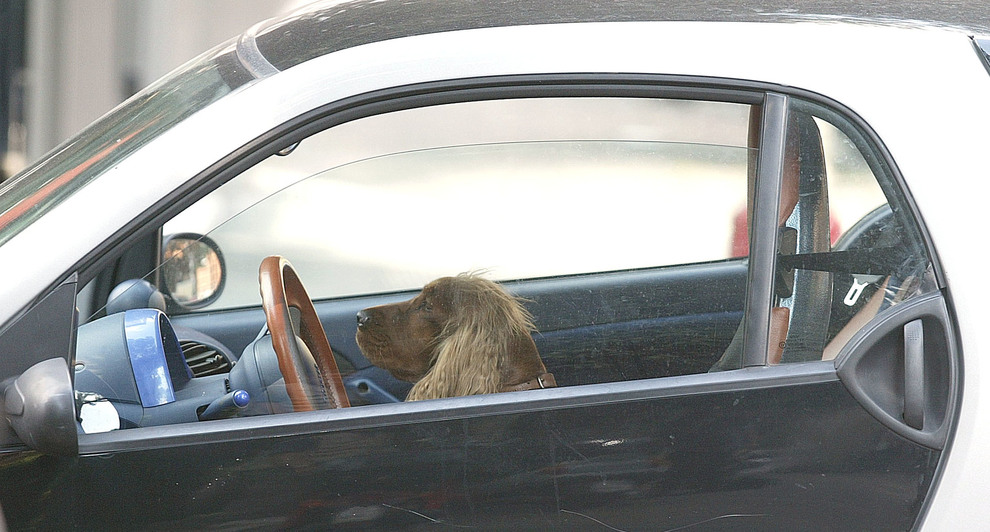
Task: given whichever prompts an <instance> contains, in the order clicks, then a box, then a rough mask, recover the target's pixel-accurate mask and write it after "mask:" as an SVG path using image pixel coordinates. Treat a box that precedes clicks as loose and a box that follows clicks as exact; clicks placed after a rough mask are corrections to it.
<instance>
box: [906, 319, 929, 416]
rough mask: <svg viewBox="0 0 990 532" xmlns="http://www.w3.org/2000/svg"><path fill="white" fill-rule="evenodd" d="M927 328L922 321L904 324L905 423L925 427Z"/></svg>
mask: <svg viewBox="0 0 990 532" xmlns="http://www.w3.org/2000/svg"><path fill="white" fill-rule="evenodd" d="M925 392H926V391H925V328H924V326H923V325H922V322H921V320H914V321H912V322H909V323H906V324H904V422H905V423H907V424H908V426H910V427H912V428H916V429H918V430H921V429H923V428H924V426H925V397H926V395H925Z"/></svg>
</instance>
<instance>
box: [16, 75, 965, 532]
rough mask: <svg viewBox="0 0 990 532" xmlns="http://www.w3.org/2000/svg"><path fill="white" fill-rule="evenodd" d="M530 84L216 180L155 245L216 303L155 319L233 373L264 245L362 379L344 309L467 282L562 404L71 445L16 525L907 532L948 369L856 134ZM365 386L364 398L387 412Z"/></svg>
mask: <svg viewBox="0 0 990 532" xmlns="http://www.w3.org/2000/svg"><path fill="white" fill-rule="evenodd" d="M530 81H531V80H528V79H525V80H524V79H519V80H515V79H512V78H500V79H493V80H470V81H464V82H460V83H458V84H453V85H452V84H445V85H444V86H443V93H442V94H436V95H433V94H432V92H431V91H433V90H435V89H437V87H433V86H429V85H425V86H417V87H411V88H409V89H408V91H393V92H390V93H389V94H376V95H369V96H368V97H367V104H366V105H364V106H356V107H357V108H359V109H360V111H359V112H357V113H354V112H353V109H354V108H355V106H353V105H351V106H350V107H348V111H347V112H348V114H347V115H344V114H341V113H342V111H339V110H338V109H336V108H335V107H333V106H331V107H329V108H327V109H324V110H323V113H322V115H321V116H322V118H321V120H322V121H318V123H316V125H312V124H313V123H310V125H308V126H307V128H306V129H302V130H297V131H292V132H289V133H288V134H285V137H284V140H283V142H282V145H281V146H279V148H278V150H272V152H273V151H282V152H283V155H271V157H264V158H263V157H260V156H257V155H255V156H254V158H253V159H252V158H251V157H248V158H246V159H244V161H245V162H243V163H242V164H240V165H239V164H237V161H232V164H231V165H230V166H229V168H230V169H229V170H227V171H226V173H220V174H218V175H217V179H218V180H223V181H227V185H225V186H224V187H221V188H220V189H217V193H214V194H210V195H206V196H204V197H203V198H202V199H201V200H200V201H198V202H197V203H195V204H192V205H190V206H189V208H188V209H185V210H184V211H183V212H182V214H181V215H179V216H177V217H176V218H174V219H173V220H172V221H170V222H168V223H167V224H166V226H165V233H170V232H172V229H173V228H181V229H182V230H183V231H187V230H188V231H198V232H202V233H207V234H208V236H209V237H210V238H211V239H212V240H214V241H215V242H216V243H217V245H218V246H219V248H220V249H222V250H223V251H224V257H225V263H226V269H227V271H226V275H227V277H226V281H225V285H224V293H223V294H222V295H221V296H220V297H219V298H217V299H216V300H215V302H213V304H214V305H216V306H215V307H205V308H203V309H200V310H187V311H184V312H183V311H181V310H180V311H176V310H175V309H170V314H171V316H170V317H171V320H172V321H173V322H174V323H175V324H179V325H183V326H186V327H189V328H192V329H196V330H197V331H198V332H200V333H203V334H206V335H208V336H210V337H213V338H217V339H219V340H218V342H220V343H223V344H225V345H226V346H227V347H229V349H230V351H232V352H234V353H235V355H234V357H235V358H236V355H237V354H239V353H238V351H239V350H240V349H242V348H243V346H244V345H249V344H250V343H251V342H252V340H253V339H254V338H256V337H258V331H259V329H260V328H261V325H262V323H263V321H264V318H263V315H261V314H259V312H260V311H258V310H257V308H256V305H257V301H256V298H257V295H256V294H257V284H256V283H257V273H256V272H257V262H258V260H257V259H258V258H259V257H263V256H265V255H268V254H270V253H272V252H278V253H280V254H283V255H285V256H287V257H289V259H290V260H292V261H293V263H294V264H295V265H296V266H297V268H298V271H299V272H300V276H301V277H302V279H303V281H304V282H305V283H306V286H307V289H308V291H309V293H310V295H311V296H312V297H313V298H314V299H316V300H317V308H318V311H319V313H320V315H321V318H322V321H323V322H324V326H325V328H326V329H327V333H328V336H329V337H330V340H331V344H332V346H333V348H334V350H335V352H336V353H337V354H338V357H337V358H338V360H339V361H341V363H339V365H340V366H341V368H342V369H343V370H344V371H345V372H351V371H353V372H358V371H361V370H366V369H368V368H369V366H367V365H366V364H368V361H367V359H366V358H365V357H363V356H362V355H361V353H360V351H359V350H358V349H357V346H356V344H354V343H353V332H354V329H355V327H356V324H355V320H354V314H355V312H356V310H359V309H360V308H364V307H366V306H372V305H375V304H379V303H382V302H387V301H396V300H402V299H405V298H408V297H411V296H412V295H414V294H415V293H416V290H417V289H418V287H420V286H421V285H422V284H423V283H424V282H426V281H428V280H430V279H432V278H433V277H434V276H436V275H439V274H456V273H458V272H460V271H466V270H483V271H485V275H488V276H490V277H493V278H495V279H496V280H499V281H502V284H503V285H504V286H505V287H507V288H508V289H509V290H510V291H512V292H513V293H514V294H517V295H519V296H522V297H524V298H526V299H528V303H527V305H528V308H529V310H530V312H531V313H532V314H533V316H534V324H535V326H536V329H537V330H536V332H535V333H534V340H535V342H536V343H537V345H538V347H539V350H540V353H541V356H542V357H543V359H544V361H545V363H546V365H547V369H548V371H551V372H553V373H554V374H555V375H556V381H557V385H558V386H557V387H554V388H549V389H542V390H529V391H520V392H511V393H501V394H494V395H484V396H472V397H454V398H445V399H436V400H429V401H417V402H400V403H389V402H387V401H382V400H381V399H382V396H376V397H374V398H370V399H368V400H367V402H368V403H374V404H367V405H364V406H355V407H352V408H345V409H336V410H320V411H315V412H294V413H286V414H272V415H263V416H251V417H239V418H233V419H224V420H216V421H202V422H192V423H166V424H160V425H155V426H139V427H136V428H128V429H120V430H113V431H108V432H97V433H91V434H80V435H79V452H78V455H75V456H70V457H55V456H48V455H38V454H33V453H30V452H27V451H24V450H19V451H15V452H8V453H5V454H4V455H3V458H4V467H3V469H4V473H5V475H7V476H5V478H11V479H14V480H15V481H14V482H11V483H7V482H5V483H4V486H3V487H0V490H2V492H0V495H2V497H0V500H2V502H3V504H4V510H5V512H6V514H7V518H8V519H9V520H10V521H11V523H12V524H13V525H14V526H15V527H16V526H18V525H19V524H20V525H36V526H46V527H48V526H51V527H54V526H73V527H80V528H116V527H124V528H166V527H168V528H193V527H196V528H199V527H231V526H232V527H238V528H249V527H251V528H253V527H258V528H276V527H293V528H296V527H299V528H327V527H335V528H337V527H339V528H369V527H374V528H418V527H419V528H425V527H434V526H437V525H442V526H449V527H466V526H473V527H487V528H513V529H545V528H555V527H556V528H577V529H585V528H587V529H597V528H600V527H603V526H604V527H607V528H612V529H623V530H626V529H656V528H663V529H679V528H685V527H691V526H705V527H710V528H718V527H726V528H738V527H745V528H758V529H771V528H772V529H781V528H817V529H828V528H852V529H885V528H897V529H903V528H910V527H911V526H912V525H913V524H914V522H915V520H916V519H917V518H918V516H919V515H920V514H921V512H922V510H923V505H924V502H925V500H926V498H927V495H928V493H929V490H930V489H931V486H932V485H933V482H934V479H935V476H936V474H937V470H938V469H937V468H938V464H939V463H940V460H941V457H942V452H943V450H944V448H945V444H946V441H947V437H948V435H949V433H950V428H951V422H952V416H953V412H954V408H955V402H956V401H955V399H956V393H957V391H956V388H957V386H958V382H959V370H958V363H957V362H956V353H955V342H954V340H953V336H952V331H953V327H952V326H951V323H950V321H949V317H948V316H949V315H950V313H949V310H948V308H947V304H946V302H945V299H944V298H943V296H942V294H941V288H942V287H943V285H942V283H941V281H940V279H941V277H940V274H939V271H938V268H937V265H936V264H934V263H933V262H932V260H931V258H930V257H932V256H933V255H932V254H931V246H930V243H929V242H927V240H926V238H925V236H924V235H925V233H924V230H923V227H922V226H921V225H920V224H919V222H918V219H917V216H916V213H915V212H914V210H913V208H912V206H911V204H910V202H909V201H908V200H907V196H906V195H905V193H904V190H903V184H902V183H901V181H900V180H899V177H898V175H897V173H896V167H895V166H894V165H893V163H892V162H891V161H890V160H889V158H888V157H887V156H886V154H885V152H884V151H883V150H882V148H880V146H881V145H880V144H879V143H878V142H877V141H876V139H875V138H873V136H872V134H871V133H870V130H869V129H868V127H866V125H865V124H862V123H861V122H859V121H858V120H857V119H856V118H855V117H854V116H850V114H849V113H848V112H847V111H846V110H845V109H844V108H842V107H841V105H839V104H837V103H835V102H831V101H827V100H823V99H822V98H820V97H817V96H813V95H807V94H800V93H795V92H794V91H789V92H788V91H784V90H783V89H781V88H779V87H762V86H754V85H753V84H751V83H746V84H733V83H729V82H725V81H710V82H709V83H704V84H699V83H697V80H683V79H678V78H667V77H637V78H634V79H630V78H629V77H614V78H613V77H608V76H573V77H569V78H567V79H555V80H551V81H548V82H545V83H541V84H532V83H529V82H530ZM423 94H428V95H431V96H430V98H427V99H426V100H424V99H423V98H422V95H423ZM352 103H353V102H352ZM345 117H346V120H345V119H344V118H345ZM386 125H387V127H386ZM327 139H329V142H324V141H326V140H327ZM343 139H351V140H354V141H355V142H356V144H353V145H352V144H345V145H341V144H340V143H342V142H343ZM357 141H363V142H364V143H363V144H362V143H361V142H357ZM296 143H298V147H295V148H294V149H293V150H288V149H286V150H282V148H284V147H287V146H295V145H296ZM269 145H270V146H271V145H274V143H270V144H269ZM290 152H291V153H290ZM270 153H271V152H269V153H265V154H263V155H266V156H267V155H269V154H270ZM293 157H299V161H304V162H301V163H299V164H296V162H293ZM336 157H342V159H339V160H338V159H335V158H336ZM261 159H264V160H263V161H261V162H258V163H257V164H255V163H256V162H257V161H259V160H261ZM283 164H287V165H288V166H281V165H283ZM272 168H276V169H280V170H279V171H276V172H272V171H271V170H272ZM285 168H301V170H300V171H299V173H291V172H288V171H283V170H284V169H285ZM253 173H254V174H257V175H263V176H265V177H264V178H262V179H257V180H255V179H250V177H251V176H252V174H253ZM257 183H260V184H261V185H260V186H263V187H270V188H262V189H260V190H251V187H252V186H254V185H255V184H257ZM246 184H248V185H246ZM871 194H872V195H871ZM850 198H852V199H850ZM864 198H865V199H864ZM192 199H195V198H190V199H188V200H184V201H185V203H187V204H188V203H191V201H192ZM259 199H260V200H262V201H260V202H259ZM854 200H855V201H854ZM285 202H287V203H285ZM211 204H212V205H211ZM218 205H219V208H217V206H218ZM209 209H213V210H212V211H211V212H210V213H209V215H207V214H203V213H204V212H205V211H206V210H209ZM225 209H226V210H228V211H229V213H227V214H225ZM884 209H886V210H884ZM857 220H862V221H859V222H858V221H857ZM197 224H201V225H199V226H198V227H197ZM266 224H267V225H266ZM843 226H844V227H848V228H849V229H848V230H846V231H844V232H843V236H842V237H839V238H835V239H833V234H832V233H833V232H835V233H839V232H840V231H842V229H841V228H842V227H843ZM836 236H837V237H838V235H836ZM239 239H240V240H239ZM342 243H343V244H342ZM321 246H322V247H321ZM348 246H350V247H348ZM740 249H741V250H742V251H741V252H740V251H739V250H740ZM72 289H74V286H73V287H72ZM225 298H226V299H225ZM58 308H60V309H63V310H64V308H65V305H59V306H58ZM70 314H71V313H70ZM259 316H260V318H259ZM86 320H87V317H85V316H84V317H82V318H81V321H83V322H85V321H86ZM248 336H250V338H249V337H248ZM232 362H233V363H235V364H236V363H237V361H232ZM75 363H76V364H77V366H76V367H77V368H78V364H79V363H80V360H75ZM348 366H351V367H348ZM383 373H384V372H379V373H375V374H368V375H364V377H365V378H366V381H365V382H366V384H367V383H371V384H373V385H379V384H380V385H381V387H382V388H383V389H386V391H389V390H391V391H392V392H394V393H390V395H392V396H393V397H396V394H399V395H398V396H397V398H400V399H401V392H400V391H397V390H398V389H396V388H394V383H391V382H390V381H386V380H384V379H387V378H388V377H386V376H385V375H384V374H383ZM193 378H194V379H195V378H200V377H193ZM380 379H381V380H380ZM358 388H359V387H355V390H356V392H355V393H357V392H359V389H358ZM355 403H356V404H360V402H359V401H355ZM42 493H43V494H44V496H43V497H40V498H38V497H36V496H35V494H42ZM27 494H30V495H31V496H30V497H28V496H26V495H27ZM117 494H126V495H117ZM877 508H884V509H885V510H886V511H885V512H877Z"/></svg>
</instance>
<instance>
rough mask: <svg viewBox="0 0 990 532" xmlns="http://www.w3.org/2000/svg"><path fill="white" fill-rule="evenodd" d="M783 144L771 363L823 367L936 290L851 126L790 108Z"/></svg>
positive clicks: (894, 195)
mask: <svg viewBox="0 0 990 532" xmlns="http://www.w3.org/2000/svg"><path fill="white" fill-rule="evenodd" d="M786 134H787V141H786V146H787V148H786V150H785V157H784V172H783V177H782V193H781V195H782V199H781V211H782V212H781V218H782V223H781V227H780V234H779V236H778V242H779V259H778V261H777V272H776V286H775V296H776V301H775V303H774V304H775V309H774V312H772V315H776V316H777V317H776V318H773V319H776V320H778V321H779V323H777V324H776V325H777V327H776V329H777V331H778V332H779V335H780V336H779V338H778V340H780V339H783V340H781V341H779V342H777V343H776V347H777V349H776V352H772V353H771V354H770V360H771V362H775V361H778V360H779V361H781V362H799V361H808V360H822V359H825V360H830V359H833V358H835V356H836V355H837V354H838V353H839V352H840V351H841V349H842V348H843V347H844V346H845V345H846V343H847V342H848V341H849V339H850V338H851V337H852V336H853V335H854V334H855V333H856V332H857V331H859V330H860V329H861V328H862V327H863V325H865V324H866V323H867V322H868V321H870V320H871V319H873V318H874V317H875V316H877V315H878V314H880V313H882V312H884V311H885V310H886V309H888V308H890V307H892V306H895V305H897V304H900V303H902V302H904V301H907V300H910V299H912V298H915V297H917V296H919V295H922V294H926V293H930V292H932V291H934V290H936V283H935V280H934V274H933V271H932V264H931V260H930V259H929V256H928V253H927V250H926V247H925V245H924V241H923V239H922V238H921V235H920V233H919V231H918V230H917V228H916V226H915V224H914V222H913V220H912V217H911V215H910V213H909V211H908V209H907V207H906V204H905V202H904V201H903V198H902V196H901V195H900V193H899V192H898V191H897V188H896V187H895V186H894V180H893V177H892V174H891V172H890V169H889V168H888V167H887V166H886V165H885V164H883V162H882V159H881V158H880V157H879V156H878V155H877V153H876V151H875V149H873V148H872V147H871V145H870V143H869V142H867V140H866V139H865V137H864V136H863V135H861V134H860V133H859V131H858V130H857V129H856V128H855V127H853V125H852V124H850V123H849V122H848V121H846V120H845V119H843V118H841V117H840V116H839V115H837V114H835V113H833V112H830V111H828V110H826V109H823V108H820V107H817V106H814V105H811V104H808V103H804V102H801V101H796V102H794V104H793V105H792V107H791V109H790V111H789V119H788V127H787V133H786ZM785 217H786V219H785ZM784 320H786V321H787V322H788V323H786V324H785V323H783V321H784ZM771 328H772V329H773V328H774V326H772V327H771ZM784 331H786V333H785V332H784ZM773 347H774V344H773V343H772V345H771V350H773Z"/></svg>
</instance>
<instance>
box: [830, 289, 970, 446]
mask: <svg viewBox="0 0 990 532" xmlns="http://www.w3.org/2000/svg"><path fill="white" fill-rule="evenodd" d="M919 320H920V321H922V322H923V323H924V324H925V333H924V342H925V345H924V350H925V354H924V357H925V360H924V361H923V362H922V363H923V364H924V371H925V373H926V386H927V392H928V395H926V397H925V398H924V401H925V404H924V405H922V408H924V416H923V426H922V427H921V428H915V427H912V426H910V425H909V423H910V422H911V421H912V419H908V420H907V422H906V421H905V419H904V418H903V417H902V415H901V413H899V412H896V408H897V407H898V406H899V407H901V408H904V407H905V405H904V401H905V398H904V394H905V390H904V378H905V371H906V368H905V367H904V364H905V363H904V360H903V356H904V353H903V349H904V339H903V330H904V326H905V324H908V323H911V322H915V321H919ZM940 328H941V330H939V329H940ZM937 333H941V334H937ZM891 338H898V341H897V342H896V343H895V344H894V345H895V347H899V348H900V352H898V353H893V354H891V353H890V352H889V347H888V348H887V349H884V347H883V342H885V341H887V342H889V339H891ZM942 350H944V352H942ZM898 355H900V359H898ZM958 361H959V348H958V344H957V342H956V330H955V327H954V326H953V325H952V322H951V321H950V317H949V312H948V308H947V306H946V302H945V298H943V297H942V295H941V294H940V293H935V294H931V295H928V296H923V297H919V298H917V299H914V300H911V301H908V302H905V303H902V304H900V305H898V306H897V307H894V308H892V309H890V310H889V311H887V312H884V313H882V314H880V315H879V316H877V317H876V318H874V319H873V320H872V321H870V323H868V324H866V325H865V326H864V327H863V328H862V329H860V330H859V332H857V333H856V334H855V335H854V336H853V337H852V338H851V339H850V340H849V342H848V343H847V344H846V346H845V347H844V348H843V349H842V351H841V352H840V353H839V355H838V356H837V357H836V359H835V368H836V374H837V375H838V377H839V379H840V380H841V381H842V383H843V384H844V385H845V386H846V388H847V389H848V390H849V393H850V394H852V396H853V397H855V398H856V400H857V401H859V403H860V404H862V405H863V408H864V409H866V411H868V412H869V413H870V414H871V415H872V416H873V417H874V418H876V419H877V420H878V421H880V422H881V423H883V424H884V425H885V426H887V428H889V429H890V430H892V431H894V432H895V433H896V434H899V435H901V436H902V437H904V438H906V439H908V440H911V441H914V442H916V443H919V444H921V445H924V446H926V447H929V448H931V449H936V450H942V449H945V447H946V443H947V441H948V438H949V435H950V433H951V432H952V430H951V429H953V428H954V427H955V420H956V414H957V404H958V401H959V394H960V377H961V371H960V367H959V362H958ZM939 362H945V366H944V368H941V371H934V372H933V371H932V369H935V370H939V369H940V367H939ZM884 365H886V367H884V369H885V370H887V371H885V373H888V374H886V375H879V377H880V378H877V377H878V375H877V372H876V371H871V370H873V369H875V368H877V367H883V366H884ZM898 371H899V372H900V373H899V374H898V373H897V372H898ZM943 371H944V374H943V375H939V373H941V372H943ZM932 373H934V375H929V374H932ZM939 377H941V380H944V381H947V382H939V383H938V384H942V385H943V386H936V387H934V388H933V387H932V386H931V385H930V384H931V381H930V380H929V379H932V378H934V379H939ZM898 379H900V380H898ZM944 388H947V390H946V391H947V395H946V396H945V397H942V396H936V395H933V394H937V393H938V392H939V391H941V389H944ZM898 395H900V397H897V396H898ZM898 401H900V402H899V403H898Z"/></svg>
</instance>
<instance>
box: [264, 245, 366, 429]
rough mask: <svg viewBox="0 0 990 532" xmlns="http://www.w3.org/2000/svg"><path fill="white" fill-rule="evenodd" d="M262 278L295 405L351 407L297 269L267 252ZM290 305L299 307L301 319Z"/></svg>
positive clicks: (304, 408)
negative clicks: (294, 315) (296, 321)
mask: <svg viewBox="0 0 990 532" xmlns="http://www.w3.org/2000/svg"><path fill="white" fill-rule="evenodd" d="M258 281H259V282H260V284H261V304H262V307H263V308H264V309H265V318H266V319H267V321H268V331H269V333H271V336H272V346H273V347H274V348H275V354H276V355H277V356H278V368H279V371H281V372H282V377H283V378H284V379H285V389H286V392H287V393H288V394H289V399H290V400H291V401H292V409H293V410H294V411H296V412H301V411H309V410H315V409H318V408H344V407H348V406H350V402H349V401H348V400H347V392H346V391H345V389H344V383H343V381H342V380H341V378H340V371H339V370H338V369H337V362H336V360H334V358H333V351H331V350H330V342H329V341H327V335H326V332H325V331H324V330H323V325H321V324H320V318H319V317H318V316H317V315H316V309H315V308H314V307H313V302H312V301H311V300H310V299H309V295H308V294H307V293H306V289H305V288H303V284H302V281H300V280H299V276H298V275H297V274H296V271H295V269H293V268H292V265H291V264H289V261H288V260H286V259H284V258H282V257H280V256H277V255H275V256H271V257H267V258H265V260H263V261H261V268H260V270H259V272H258ZM290 308H294V309H296V310H298V311H299V317H298V323H295V322H294V318H293V315H292V314H291V313H290V312H289V309H290ZM294 325H295V326H294Z"/></svg>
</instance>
